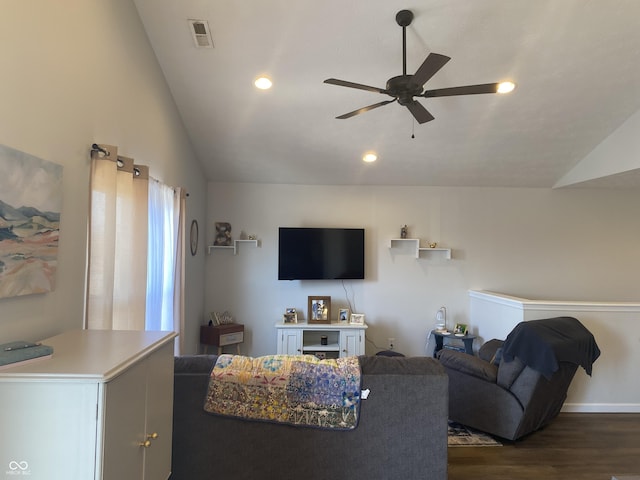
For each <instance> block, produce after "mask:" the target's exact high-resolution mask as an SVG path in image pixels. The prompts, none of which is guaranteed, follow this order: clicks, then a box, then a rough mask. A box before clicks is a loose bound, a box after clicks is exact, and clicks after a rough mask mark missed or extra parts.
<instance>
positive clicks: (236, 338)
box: [219, 332, 244, 347]
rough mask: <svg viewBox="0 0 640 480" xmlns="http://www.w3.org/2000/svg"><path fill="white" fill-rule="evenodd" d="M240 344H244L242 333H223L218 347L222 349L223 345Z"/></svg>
mask: <svg viewBox="0 0 640 480" xmlns="http://www.w3.org/2000/svg"><path fill="white" fill-rule="evenodd" d="M242 342H244V332H234V333H224V334H222V335H220V343H219V345H220V346H221V347H224V346H225V345H233V344H234V343H242Z"/></svg>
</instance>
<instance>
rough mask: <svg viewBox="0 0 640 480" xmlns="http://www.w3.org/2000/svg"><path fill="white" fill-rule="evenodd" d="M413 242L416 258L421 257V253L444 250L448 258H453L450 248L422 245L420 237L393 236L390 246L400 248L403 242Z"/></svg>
mask: <svg viewBox="0 0 640 480" xmlns="http://www.w3.org/2000/svg"><path fill="white" fill-rule="evenodd" d="M412 243H413V244H414V245H415V251H416V258H420V255H421V254H423V253H435V252H442V253H443V254H444V256H445V258H446V259H447V260H451V249H450V248H437V247H436V248H431V247H421V246H420V239H419V238H392V239H391V244H390V245H389V248H398V247H399V246H400V245H402V244H405V245H406V244H412Z"/></svg>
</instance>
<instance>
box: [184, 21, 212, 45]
mask: <svg viewBox="0 0 640 480" xmlns="http://www.w3.org/2000/svg"><path fill="white" fill-rule="evenodd" d="M188 22H189V26H190V27H191V35H193V42H194V43H195V45H196V48H213V40H212V39H211V31H210V30H209V23H208V22H207V21H206V20H189V21H188Z"/></svg>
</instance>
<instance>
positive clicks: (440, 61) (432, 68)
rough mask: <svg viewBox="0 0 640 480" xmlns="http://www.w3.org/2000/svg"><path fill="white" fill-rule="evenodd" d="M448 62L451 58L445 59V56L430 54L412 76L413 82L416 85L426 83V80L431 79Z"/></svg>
mask: <svg viewBox="0 0 640 480" xmlns="http://www.w3.org/2000/svg"><path fill="white" fill-rule="evenodd" d="M449 60H451V57H447V56H446V55H440V54H439V53H430V54H429V55H428V56H427V58H425V60H424V62H422V65H420V67H419V68H418V70H416V73H415V74H414V75H413V81H414V82H415V83H417V84H418V85H424V84H425V83H427V80H429V79H430V78H431V77H433V76H434V75H435V74H436V73H437V72H438V70H440V69H441V68H442V67H444V66H445V64H446V63H447V62H448V61H449Z"/></svg>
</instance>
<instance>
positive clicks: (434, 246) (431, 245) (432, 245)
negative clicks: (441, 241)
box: [429, 242, 438, 248]
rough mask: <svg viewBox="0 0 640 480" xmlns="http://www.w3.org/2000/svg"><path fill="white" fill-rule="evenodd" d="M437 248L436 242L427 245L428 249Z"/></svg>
mask: <svg viewBox="0 0 640 480" xmlns="http://www.w3.org/2000/svg"><path fill="white" fill-rule="evenodd" d="M437 246H438V242H431V243H430V244H429V248H436V247H437Z"/></svg>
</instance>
